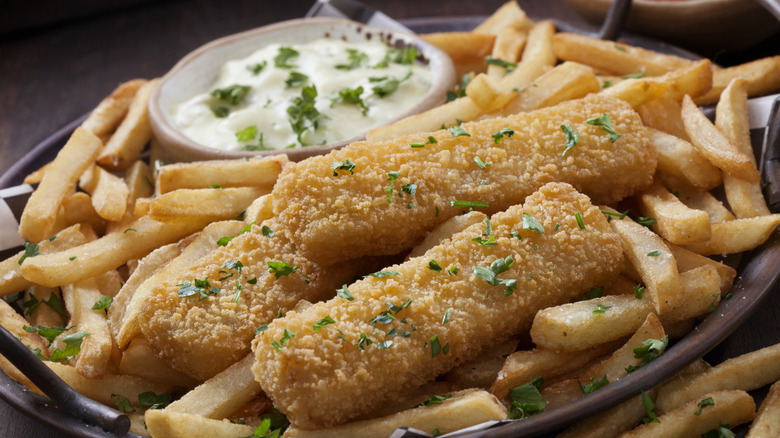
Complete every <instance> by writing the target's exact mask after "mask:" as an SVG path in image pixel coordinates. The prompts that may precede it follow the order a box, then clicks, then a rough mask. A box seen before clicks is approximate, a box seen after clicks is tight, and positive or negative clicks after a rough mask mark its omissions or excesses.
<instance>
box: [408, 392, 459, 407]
mask: <svg viewBox="0 0 780 438" xmlns="http://www.w3.org/2000/svg"><path fill="white" fill-rule="evenodd" d="M451 398H452V394H444V395H433V396H431V398H429V399H428V400H425V401H424V402H422V403H420V404H419V405H417V406H415V407H417V408H419V407H420V406H430V405H440V404H442V403H444V400H448V399H451Z"/></svg>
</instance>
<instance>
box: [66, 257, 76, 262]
mask: <svg viewBox="0 0 780 438" xmlns="http://www.w3.org/2000/svg"><path fill="white" fill-rule="evenodd" d="M68 260H70V261H73V260H76V256H70V257H68Z"/></svg>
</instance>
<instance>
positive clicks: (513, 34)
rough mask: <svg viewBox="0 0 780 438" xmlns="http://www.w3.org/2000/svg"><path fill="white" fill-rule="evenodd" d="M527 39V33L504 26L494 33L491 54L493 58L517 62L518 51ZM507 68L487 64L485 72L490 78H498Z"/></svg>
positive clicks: (519, 51)
mask: <svg viewBox="0 0 780 438" xmlns="http://www.w3.org/2000/svg"><path fill="white" fill-rule="evenodd" d="M527 39H528V33H527V32H525V30H523V29H520V28H517V27H505V28H504V29H503V30H501V32H499V33H498V35H496V42H495V43H494V44H493V52H492V53H491V56H492V57H493V58H495V59H501V60H503V61H507V62H512V63H517V61H518V60H519V59H520V53H521V52H522V50H523V46H525V42H526V40H527ZM506 71H507V69H506V68H504V67H501V66H498V65H488V67H487V74H488V76H489V77H490V78H492V79H495V80H500V79H501V78H503V77H504V74H506Z"/></svg>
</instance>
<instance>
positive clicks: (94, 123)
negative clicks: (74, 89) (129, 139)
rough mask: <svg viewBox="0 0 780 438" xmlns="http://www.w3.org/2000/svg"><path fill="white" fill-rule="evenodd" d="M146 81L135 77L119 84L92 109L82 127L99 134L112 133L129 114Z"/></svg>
mask: <svg viewBox="0 0 780 438" xmlns="http://www.w3.org/2000/svg"><path fill="white" fill-rule="evenodd" d="M146 82H147V81H146V80H145V79H133V80H130V81H127V82H124V83H122V84H119V86H118V87H116V89H115V90H114V91H112V92H111V94H110V95H108V97H106V98H105V99H103V100H102V101H100V103H99V104H98V106H97V107H95V109H94V110H92V113H90V115H89V117H87V120H84V123H82V124H81V127H82V128H84V129H86V130H87V131H89V132H91V133H93V134H95V135H97V136H102V135H107V134H111V133H112V132H113V131H114V130H115V129H116V127H117V126H119V124H120V123H121V122H122V119H124V118H125V116H126V115H127V111H128V109H129V108H130V104H131V103H132V102H133V98H134V97H135V95H136V93H137V92H138V89H139V88H141V86H142V85H143V84H145V83H146Z"/></svg>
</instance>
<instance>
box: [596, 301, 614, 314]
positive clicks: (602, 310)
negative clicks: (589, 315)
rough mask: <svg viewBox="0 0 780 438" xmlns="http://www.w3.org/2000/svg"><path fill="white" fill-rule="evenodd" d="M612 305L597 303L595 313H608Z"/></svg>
mask: <svg viewBox="0 0 780 438" xmlns="http://www.w3.org/2000/svg"><path fill="white" fill-rule="evenodd" d="M611 308H612V306H605V305H604V304H601V303H597V304H596V310H594V311H593V314H594V315H603V314H605V313H606V311H607V310H608V309H611Z"/></svg>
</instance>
